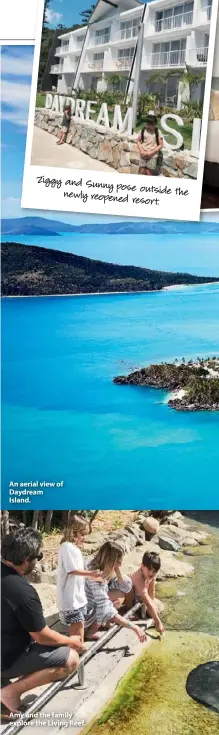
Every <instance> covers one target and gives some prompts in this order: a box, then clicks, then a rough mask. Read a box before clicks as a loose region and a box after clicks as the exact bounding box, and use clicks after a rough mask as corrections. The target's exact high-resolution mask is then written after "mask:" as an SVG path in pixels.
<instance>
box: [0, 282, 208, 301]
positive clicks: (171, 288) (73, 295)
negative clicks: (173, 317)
mask: <svg viewBox="0 0 219 735" xmlns="http://www.w3.org/2000/svg"><path fill="white" fill-rule="evenodd" d="M217 285H219V281H206V282H204V283H188V284H185V283H178V284H174V286H163V288H152V289H148V291H94V292H93V293H89V292H88V293H87V292H86V293H51V294H50V293H45V294H28V295H27V296H24V295H21V294H13V295H10V296H1V298H2V299H41V298H43V299H48V298H52V299H54V298H55V299H56V298H66V297H69V298H76V297H83V296H119V295H120V294H121V295H125V294H126V295H129V296H135V295H136V294H142V293H162V291H174V290H176V289H178V288H180V289H182V288H183V289H186V288H194V287H197V286H217Z"/></svg>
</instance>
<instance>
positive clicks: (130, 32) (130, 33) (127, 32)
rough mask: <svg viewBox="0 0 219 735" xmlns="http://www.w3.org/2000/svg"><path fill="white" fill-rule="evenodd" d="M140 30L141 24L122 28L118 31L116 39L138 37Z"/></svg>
mask: <svg viewBox="0 0 219 735" xmlns="http://www.w3.org/2000/svg"><path fill="white" fill-rule="evenodd" d="M138 32H139V25H138V26H132V28H121V29H120V31H117V33H116V36H115V37H116V41H125V40H126V39H128V38H137V36H138Z"/></svg>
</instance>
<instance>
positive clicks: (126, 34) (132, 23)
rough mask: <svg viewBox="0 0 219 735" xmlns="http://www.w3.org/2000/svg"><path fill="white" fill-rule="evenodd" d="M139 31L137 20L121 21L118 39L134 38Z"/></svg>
mask: <svg viewBox="0 0 219 735" xmlns="http://www.w3.org/2000/svg"><path fill="white" fill-rule="evenodd" d="M138 31H139V19H138V18H133V20H127V21H122V22H121V23H120V38H121V40H124V38H134V37H135V36H137V35H138Z"/></svg>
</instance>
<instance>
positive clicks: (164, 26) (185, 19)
mask: <svg viewBox="0 0 219 735" xmlns="http://www.w3.org/2000/svg"><path fill="white" fill-rule="evenodd" d="M192 21H193V10H190V11H189V12H188V13H180V14H179V15H170V16H169V17H168V18H161V19H160V20H156V21H155V31H156V32H157V33H158V32H160V31H170V30H172V29H173V28H181V26H184V25H186V26H190V25H191V24H192Z"/></svg>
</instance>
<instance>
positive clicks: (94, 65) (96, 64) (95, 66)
mask: <svg viewBox="0 0 219 735" xmlns="http://www.w3.org/2000/svg"><path fill="white" fill-rule="evenodd" d="M103 63H104V59H98V61H89V62H88V64H87V67H88V70H89V69H92V70H93V71H102V70H103ZM86 70H87V69H84V71H86Z"/></svg>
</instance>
